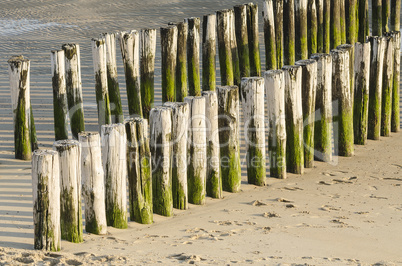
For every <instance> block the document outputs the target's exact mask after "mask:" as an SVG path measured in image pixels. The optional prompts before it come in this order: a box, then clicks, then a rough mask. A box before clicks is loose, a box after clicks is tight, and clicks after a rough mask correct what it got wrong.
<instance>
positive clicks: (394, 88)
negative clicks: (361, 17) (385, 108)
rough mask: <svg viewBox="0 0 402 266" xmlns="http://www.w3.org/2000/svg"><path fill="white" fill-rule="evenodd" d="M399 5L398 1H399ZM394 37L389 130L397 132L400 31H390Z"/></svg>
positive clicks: (398, 127)
mask: <svg viewBox="0 0 402 266" xmlns="http://www.w3.org/2000/svg"><path fill="white" fill-rule="evenodd" d="M399 5H400V2H399ZM392 35H393V37H394V49H395V51H394V75H393V85H392V114H391V131H392V132H399V130H400V125H399V120H400V118H399V94H400V93H399V76H400V73H401V69H400V67H401V57H400V52H401V32H400V31H394V32H393V33H392Z"/></svg>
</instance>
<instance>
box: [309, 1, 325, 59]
mask: <svg viewBox="0 0 402 266" xmlns="http://www.w3.org/2000/svg"><path fill="white" fill-rule="evenodd" d="M315 1H316V0H308V5H307V40H308V56H309V57H310V56H311V55H312V54H315V53H317V49H318V48H317V45H318V22H317V7H316V3H315ZM320 37H321V38H322V36H320Z"/></svg>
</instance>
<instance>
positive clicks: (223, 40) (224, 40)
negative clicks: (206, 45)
mask: <svg viewBox="0 0 402 266" xmlns="http://www.w3.org/2000/svg"><path fill="white" fill-rule="evenodd" d="M229 13H230V11H229V9H224V10H220V11H217V12H216V17H217V24H218V25H217V26H218V28H217V32H218V52H219V67H220V72H221V85H222V86H225V85H233V84H234V77H233V64H232V49H231V46H230V38H229V31H230V20H229Z"/></svg>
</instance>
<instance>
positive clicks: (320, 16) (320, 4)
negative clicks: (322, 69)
mask: <svg viewBox="0 0 402 266" xmlns="http://www.w3.org/2000/svg"><path fill="white" fill-rule="evenodd" d="M316 10H317V53H323V52H324V39H325V37H324V25H325V24H324V21H325V20H326V19H327V18H325V17H324V0H317V1H316Z"/></svg>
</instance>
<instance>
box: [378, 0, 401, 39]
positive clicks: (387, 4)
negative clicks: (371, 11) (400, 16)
mask: <svg viewBox="0 0 402 266" xmlns="http://www.w3.org/2000/svg"><path fill="white" fill-rule="evenodd" d="M393 8H396V6H394V7H393ZM398 10H400V9H398ZM394 12H395V11H394ZM399 13H400V11H399ZM390 20H391V0H382V32H383V33H386V32H388V31H389V29H390V27H389V26H390V22H391V21H390ZM398 30H399V29H398Z"/></svg>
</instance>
